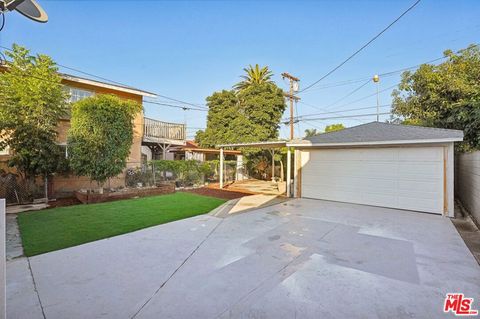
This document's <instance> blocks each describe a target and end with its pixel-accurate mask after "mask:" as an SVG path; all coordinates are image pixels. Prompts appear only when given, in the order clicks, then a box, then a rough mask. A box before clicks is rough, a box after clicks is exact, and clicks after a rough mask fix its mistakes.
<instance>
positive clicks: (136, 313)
mask: <svg viewBox="0 0 480 319" xmlns="http://www.w3.org/2000/svg"><path fill="white" fill-rule="evenodd" d="M222 223H223V219H220V221H219V222H218V224H217V225H215V227H213V229H212V230H211V231H210V232H209V233H208V235H207V236H206V237H205V238H204V239H203V240H202V241H201V242H200V243H199V244H198V245H197V247H195V249H194V250H193V251H192V252H191V253H190V254H189V255H188V256H187V258H185V260H184V261H183V262H182V263H181V264H180V265H179V266H178V267H177V268H176V269H175V270H174V271H173V272H172V274H171V275H170V276H169V277H168V278H167V280H165V281H164V282H163V283H162V284H161V285H160V287H158V289H157V290H156V291H155V292H154V293H153V295H152V296H151V297H150V298H148V299H147V301H145V303H144V304H143V305H142V306H141V307H140V308H139V309H138V310H137V312H135V313H134V314H133V316H132V317H130V319H134V318H136V317H137V316H138V315H139V314H140V312H141V311H142V310H143V309H144V308H145V306H146V305H148V303H149V302H150V301H151V300H152V299H153V297H155V296H156V295H157V294H158V292H159V291H160V290H161V289H162V288H163V287H165V285H166V284H167V283H168V281H169V280H170V279H172V277H173V276H175V274H176V273H177V272H178V271H179V270H180V268H182V267H183V265H185V264H186V263H187V261H188V260H189V259H190V257H192V256H193V255H194V254H195V253H196V252H197V250H198V249H199V248H200V247H201V246H202V245H203V243H205V242H206V241H207V239H208V238H209V237H210V235H212V234H213V233H214V232H215V230H216V229H217V228H218V227H219V226H220V225H221V224H222ZM42 311H43V310H42Z"/></svg>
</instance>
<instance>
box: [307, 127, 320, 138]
mask: <svg viewBox="0 0 480 319" xmlns="http://www.w3.org/2000/svg"><path fill="white" fill-rule="evenodd" d="M317 134H318V132H317V129H316V128H307V129H306V130H305V137H312V136H315V135H317Z"/></svg>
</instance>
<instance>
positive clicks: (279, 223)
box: [7, 199, 480, 319]
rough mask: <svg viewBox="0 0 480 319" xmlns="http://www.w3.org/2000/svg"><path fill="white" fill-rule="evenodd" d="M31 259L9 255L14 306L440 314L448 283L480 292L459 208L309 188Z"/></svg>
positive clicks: (191, 312) (205, 314) (147, 313)
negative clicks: (370, 200) (387, 204)
mask: <svg viewBox="0 0 480 319" xmlns="http://www.w3.org/2000/svg"><path fill="white" fill-rule="evenodd" d="M29 261H30V262H28V260H27V259H26V258H20V259H16V260H14V261H12V262H9V263H8V269H7V282H8V287H7V293H8V304H7V312H8V316H9V318H43V316H45V318H162V319H163V318H187V319H188V318H441V317H445V316H446V315H445V314H444V313H443V312H442V309H443V302H444V298H445V294H446V293H450V292H462V293H464V294H465V295H466V296H467V297H473V298H475V305H476V306H477V305H478V300H479V298H480V267H479V266H478V264H477V263H476V261H475V260H474V258H473V256H472V255H471V253H470V252H469V250H468V249H467V247H466V246H465V244H464V242H463V241H462V239H461V238H460V236H459V235H458V233H457V231H456V230H455V228H454V226H453V225H452V223H451V221H450V220H449V219H447V218H444V217H441V216H437V215H429V214H420V213H414V212H407V211H400V210H394V209H385V208H377V207H369V206H361V205H353V204H342V203H334V202H326V201H316V200H306V199H301V200H292V201H289V202H286V203H281V204H278V205H274V206H269V207H265V208H262V209H258V210H254V211H250V212H248V213H245V214H233V215H229V216H228V217H226V218H218V217H214V216H209V215H204V216H197V217H193V218H190V219H186V220H182V221H178V222H173V223H169V224H165V225H160V226H156V227H151V228H148V229H145V230H141V231H137V232H134V233H130V234H126V235H122V236H117V237H113V238H111V239H106V240H100V241H97V242H93V243H89V244H85V245H81V246H77V247H72V248H68V249H64V250H60V251H56V252H52V253H48V254H44V255H39V256H35V257H32V258H30V259H29ZM30 269H31V273H32V274H33V279H34V280H33V279H32V277H31V276H29V274H30ZM37 292H38V294H37ZM447 317H452V316H451V315H450V314H449V315H448V316H447Z"/></svg>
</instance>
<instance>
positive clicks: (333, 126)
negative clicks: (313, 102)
mask: <svg viewBox="0 0 480 319" xmlns="http://www.w3.org/2000/svg"><path fill="white" fill-rule="evenodd" d="M344 128H345V126H344V125H343V124H342V123H338V124H331V125H327V126H325V133H328V132H335V131H340V130H343V129H344Z"/></svg>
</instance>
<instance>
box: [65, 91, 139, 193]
mask: <svg viewBox="0 0 480 319" xmlns="http://www.w3.org/2000/svg"><path fill="white" fill-rule="evenodd" d="M140 111H141V105H140V104H138V103H136V102H134V101H130V100H122V99H120V98H118V97H116V96H114V95H96V96H91V97H88V98H86V99H83V100H80V101H78V102H76V103H75V104H73V106H72V120H71V128H70V130H69V132H68V147H69V155H70V166H71V168H72V169H73V171H74V173H75V174H76V175H78V176H88V177H90V179H91V180H95V181H97V183H98V184H99V185H100V184H102V183H104V182H105V181H106V180H107V179H108V178H111V177H114V176H116V175H118V174H120V173H121V172H122V171H123V169H124V168H125V166H126V158H127V156H128V155H129V153H130V148H131V146H132V143H133V120H134V118H135V115H136V114H137V113H138V112H140Z"/></svg>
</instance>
